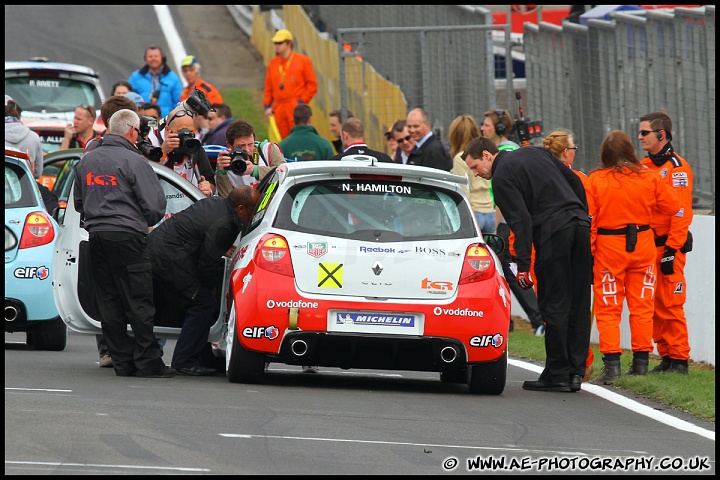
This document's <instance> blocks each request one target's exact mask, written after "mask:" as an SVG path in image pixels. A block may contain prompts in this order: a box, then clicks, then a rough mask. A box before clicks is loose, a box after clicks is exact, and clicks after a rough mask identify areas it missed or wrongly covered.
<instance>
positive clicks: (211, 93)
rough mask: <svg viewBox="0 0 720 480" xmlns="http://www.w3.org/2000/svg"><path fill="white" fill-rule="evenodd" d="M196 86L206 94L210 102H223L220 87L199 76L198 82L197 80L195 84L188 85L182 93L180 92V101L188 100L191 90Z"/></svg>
mask: <svg viewBox="0 0 720 480" xmlns="http://www.w3.org/2000/svg"><path fill="white" fill-rule="evenodd" d="M196 88H197V89H198V90H200V91H202V92H203V93H204V94H205V97H206V98H207V99H208V101H209V102H210V103H223V98H222V95H221V94H220V92H219V91H218V89H217V88H215V87H214V86H212V85H210V84H209V83H208V82H206V81H205V80H203V79H202V78H198V80H197V82H195V85H192V86H190V85H188V86H187V87H185V88H183V90H182V93H180V101H181V102H183V101H185V100H187V98H188V96H189V95H190V92H192V91H193V90H195V89H196Z"/></svg>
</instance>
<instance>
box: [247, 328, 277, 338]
mask: <svg viewBox="0 0 720 480" xmlns="http://www.w3.org/2000/svg"><path fill="white" fill-rule="evenodd" d="M242 335H243V337H245V338H267V339H268V340H275V339H276V338H278V337H279V336H280V329H279V328H277V327H276V326H275V325H270V326H269V327H245V328H243V331H242Z"/></svg>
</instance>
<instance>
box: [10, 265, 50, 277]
mask: <svg viewBox="0 0 720 480" xmlns="http://www.w3.org/2000/svg"><path fill="white" fill-rule="evenodd" d="M13 275H15V278H36V277H37V278H39V279H40V280H45V279H46V278H48V277H49V276H50V270H49V269H48V268H47V267H46V266H44V265H43V266H42V267H22V268H16V269H15V271H14V272H13Z"/></svg>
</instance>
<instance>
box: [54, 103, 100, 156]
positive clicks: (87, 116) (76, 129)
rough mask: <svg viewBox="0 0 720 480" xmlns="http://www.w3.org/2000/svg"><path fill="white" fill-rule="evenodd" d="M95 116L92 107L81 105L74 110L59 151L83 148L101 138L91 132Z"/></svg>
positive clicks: (93, 131)
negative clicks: (93, 140) (91, 141)
mask: <svg viewBox="0 0 720 480" xmlns="http://www.w3.org/2000/svg"><path fill="white" fill-rule="evenodd" d="M95 120H96V115H95V108H94V107H93V106H92V105H87V104H84V103H83V104H81V105H78V106H77V108H75V116H74V117H73V121H72V123H68V124H67V127H65V136H64V137H63V139H62V143H60V150H67V149H68V148H85V145H87V143H88V142H89V141H90V140H92V139H93V138H99V137H102V134H100V133H98V132H96V131H95V130H93V125H95Z"/></svg>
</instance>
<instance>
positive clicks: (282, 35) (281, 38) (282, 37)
mask: <svg viewBox="0 0 720 480" xmlns="http://www.w3.org/2000/svg"><path fill="white" fill-rule="evenodd" d="M292 39H293V36H292V33H290V30H286V29H284V28H283V29H282V30H278V31H277V33H275V36H274V37H273V38H272V41H273V43H279V42H286V41H288V40H290V41H292Z"/></svg>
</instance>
